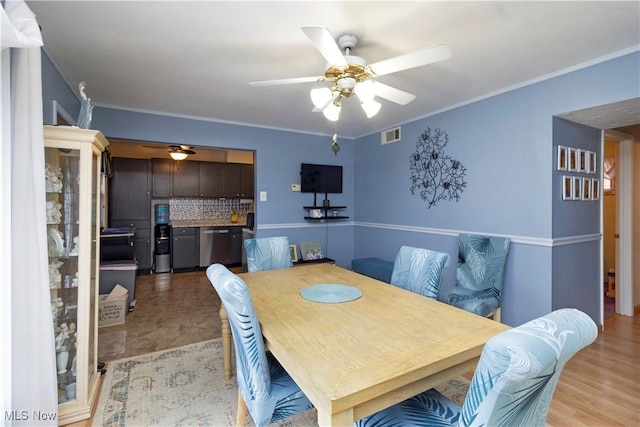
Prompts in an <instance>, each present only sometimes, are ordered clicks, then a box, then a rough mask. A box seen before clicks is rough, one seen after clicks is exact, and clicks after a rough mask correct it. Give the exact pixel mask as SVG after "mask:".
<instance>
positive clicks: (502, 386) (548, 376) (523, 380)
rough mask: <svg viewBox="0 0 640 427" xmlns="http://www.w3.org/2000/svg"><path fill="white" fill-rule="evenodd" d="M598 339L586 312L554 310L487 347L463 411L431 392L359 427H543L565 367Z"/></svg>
mask: <svg viewBox="0 0 640 427" xmlns="http://www.w3.org/2000/svg"><path fill="white" fill-rule="evenodd" d="M597 336H598V328H597V326H596V324H595V322H594V321H593V320H592V319H591V318H590V317H589V316H588V315H586V314H585V313H583V312H582V311H579V310H577V309H573V308H564V309H559V310H556V311H554V312H551V313H549V314H547V315H545V316H542V317H540V318H537V319H534V320H532V321H530V322H527V323H525V324H523V325H520V326H518V327H516V328H513V329H510V330H508V331H506V332H502V333H500V334H498V335H495V336H494V337H493V338H491V339H490V340H489V341H488V342H487V344H486V345H485V347H484V349H483V350H482V355H481V356H480V361H479V362H478V366H477V368H476V371H475V373H474V375H473V379H472V381H471V386H470V387H469V391H468V392H467V397H466V398H465V401H464V404H463V406H462V408H461V407H459V406H458V405H456V404H455V403H454V402H452V401H450V400H449V399H447V398H446V397H444V396H443V395H442V394H440V393H438V392H437V391H436V390H434V389H431V390H428V391H426V392H424V393H421V394H419V395H417V396H414V397H412V398H409V399H407V400H405V401H403V402H400V403H398V404H396V405H394V406H392V407H390V408H387V409H384V410H382V411H380V412H378V413H376V414H374V415H372V416H370V417H367V418H363V419H361V420H359V421H358V422H356V426H358V427H367V426H376V427H384V426H388V427H390V426H434V425H438V426H505V427H506V426H509V427H512V426H513V427H517V426H523V427H524V426H526V427H535V426H540V427H542V426H544V425H545V420H546V418H547V412H548V411H549V405H550V404H551V398H552V396H553V392H554V390H555V388H556V384H557V383H558V379H559V378H560V374H561V372H562V369H563V368H564V365H565V364H566V363H567V361H569V359H571V357H573V355H574V354H576V353H577V352H578V351H580V350H581V349H582V348H584V347H585V346H587V345H589V344H591V343H592V342H593V341H594V340H595V339H596V337H597Z"/></svg>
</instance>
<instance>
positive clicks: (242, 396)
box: [207, 264, 313, 427]
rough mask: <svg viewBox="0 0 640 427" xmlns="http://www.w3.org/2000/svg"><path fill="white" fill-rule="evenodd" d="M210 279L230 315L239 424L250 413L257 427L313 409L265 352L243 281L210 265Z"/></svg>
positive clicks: (298, 389)
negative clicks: (236, 380) (236, 379)
mask: <svg viewBox="0 0 640 427" xmlns="http://www.w3.org/2000/svg"><path fill="white" fill-rule="evenodd" d="M207 277H208V278H209V281H210V282H211V284H212V285H213V287H214V288H215V290H216V292H217V293H218V295H219V296H220V300H221V301H222V304H223V305H224V309H225V310H226V312H227V315H228V317H229V326H230V327H231V336H232V337H233V343H234V345H235V349H236V351H235V354H236V370H237V378H238V414H237V419H236V424H237V425H238V426H244V418H245V415H246V412H247V409H248V410H249V414H250V415H251V418H252V419H253V421H254V423H255V424H256V426H258V427H260V426H263V425H266V424H271V423H274V422H276V421H278V420H282V419H284V418H287V417H289V416H292V415H295V414H297V413H300V412H303V411H306V410H308V409H311V408H312V407H313V405H312V404H311V402H310V401H309V399H307V397H306V396H305V395H304V393H303V392H302V391H301V390H300V387H298V385H297V384H296V383H295V382H294V381H293V380H292V379H291V377H290V376H289V374H288V373H287V372H286V371H285V370H284V369H283V368H282V366H280V364H279V363H278V361H277V360H276V359H275V358H274V357H273V356H272V355H271V353H267V352H266V351H265V348H264V343H263V341H262V331H261V330H260V324H259V323H258V319H257V317H256V313H255V311H254V309H253V303H252V302H251V297H250V296H249V292H248V291H247V285H246V284H245V283H244V281H243V280H242V279H240V278H239V277H238V276H236V275H235V274H233V273H231V272H230V271H229V270H227V268H226V267H225V266H224V265H222V264H212V265H210V266H209V267H208V268H207Z"/></svg>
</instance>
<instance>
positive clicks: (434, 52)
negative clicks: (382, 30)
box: [368, 44, 451, 76]
mask: <svg viewBox="0 0 640 427" xmlns="http://www.w3.org/2000/svg"><path fill="white" fill-rule="evenodd" d="M448 58H451V50H450V49H449V46H447V45H446V44H439V45H435V46H431V47H427V48H424V49H421V50H418V51H416V52H413V53H407V54H405V55H400V56H396V57H394V58H389V59H385V60H384V61H379V62H375V63H373V64H370V65H369V67H368V68H369V69H370V70H371V71H372V72H373V73H374V75H376V76H383V75H385V74H391V73H396V72H398V71H402V70H407V69H409V68H415V67H421V66H423V65H427V64H432V63H434V62H438V61H443V60H445V59H448Z"/></svg>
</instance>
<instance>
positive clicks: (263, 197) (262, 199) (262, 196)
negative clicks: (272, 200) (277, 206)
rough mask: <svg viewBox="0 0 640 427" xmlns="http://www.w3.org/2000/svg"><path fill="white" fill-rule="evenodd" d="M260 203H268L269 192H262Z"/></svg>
mask: <svg viewBox="0 0 640 427" xmlns="http://www.w3.org/2000/svg"><path fill="white" fill-rule="evenodd" d="M260 201H261V202H266V201H267V192H266V191H261V192H260Z"/></svg>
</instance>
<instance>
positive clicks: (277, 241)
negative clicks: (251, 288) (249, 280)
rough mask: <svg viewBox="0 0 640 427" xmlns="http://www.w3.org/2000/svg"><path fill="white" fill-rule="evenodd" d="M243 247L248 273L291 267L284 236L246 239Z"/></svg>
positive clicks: (287, 243)
mask: <svg viewBox="0 0 640 427" xmlns="http://www.w3.org/2000/svg"><path fill="white" fill-rule="evenodd" d="M244 247H245V249H246V252H247V270H248V271H249V272H254V271H262V270H275V269H278V268H289V267H293V263H292V262H291V252H290V249H289V239H288V238H287V237H286V236H279V237H263V238H260V239H247V240H245V241H244Z"/></svg>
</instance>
